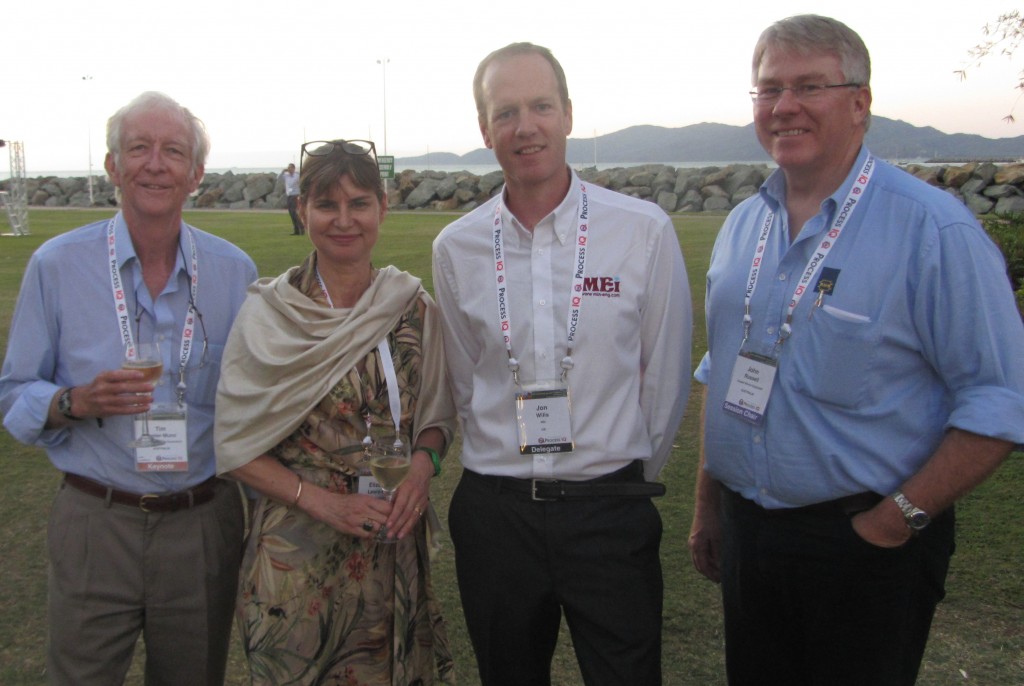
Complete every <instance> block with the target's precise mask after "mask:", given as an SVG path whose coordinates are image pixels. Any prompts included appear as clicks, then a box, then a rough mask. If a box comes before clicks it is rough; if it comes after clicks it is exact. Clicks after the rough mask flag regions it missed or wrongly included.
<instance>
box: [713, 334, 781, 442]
mask: <svg viewBox="0 0 1024 686" xmlns="http://www.w3.org/2000/svg"><path fill="white" fill-rule="evenodd" d="M778 364H779V363H778V360H776V359H774V358H771V357H768V356H766V355H758V354H756V353H746V352H741V353H740V354H739V355H738V356H737V358H736V364H735V365H734V366H733V368H732V380H731V381H730V382H729V390H728V391H727V392H726V394H725V402H724V403H722V409H723V410H725V411H726V412H727V413H728V414H730V415H732V416H734V417H738V418H739V419H742V420H743V421H745V422H748V423H750V424H754V425H755V426H760V425H761V424H762V423H764V413H765V409H766V408H767V407H768V398H769V396H770V395H771V393H772V385H773V384H774V383H775V372H776V371H777V370H778Z"/></svg>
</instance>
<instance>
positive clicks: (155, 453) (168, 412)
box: [134, 405, 188, 472]
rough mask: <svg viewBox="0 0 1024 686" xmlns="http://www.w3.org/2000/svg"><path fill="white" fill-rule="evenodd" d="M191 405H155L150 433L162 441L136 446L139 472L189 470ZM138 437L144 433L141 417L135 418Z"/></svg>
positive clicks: (136, 469) (136, 460)
mask: <svg viewBox="0 0 1024 686" xmlns="http://www.w3.org/2000/svg"><path fill="white" fill-rule="evenodd" d="M187 419H188V408H187V407H186V406H184V405H181V406H177V405H176V406H174V407H167V406H157V407H154V408H153V410H152V412H151V413H150V416H149V433H150V435H152V436H153V438H156V439H158V440H160V441H161V442H162V443H163V445H158V446H154V447H152V448H135V471H137V472H187V471H188V433H187V429H186V425H187ZM134 423H135V437H136V438H138V437H139V436H141V435H142V419H135V420H134Z"/></svg>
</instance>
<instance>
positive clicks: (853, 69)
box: [750, 14, 871, 86]
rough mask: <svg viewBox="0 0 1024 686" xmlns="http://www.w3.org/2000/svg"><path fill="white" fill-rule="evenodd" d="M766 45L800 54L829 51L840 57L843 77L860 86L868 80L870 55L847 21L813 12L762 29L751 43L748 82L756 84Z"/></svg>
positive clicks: (865, 84)
mask: <svg viewBox="0 0 1024 686" xmlns="http://www.w3.org/2000/svg"><path fill="white" fill-rule="evenodd" d="M768 48H780V49H782V50H786V51H790V52H795V53H797V54H799V55H813V54H821V53H825V54H829V55H835V56H836V57H837V58H838V59H839V66H840V68H841V69H842V70H843V78H845V79H846V80H847V81H849V82H851V83H858V84H860V85H862V86H869V85H870V84H871V57H870V56H869V55H868V49H867V46H865V45H864V41H863V40H861V37H860V36H858V35H857V32H856V31H854V30H853V29H851V28H850V27H849V26H847V25H846V24H844V23H842V22H841V21H838V20H836V19H832V18H831V17H822V16H819V15H816V14H801V15H797V16H795V17H789V18H787V19H781V20H779V21H777V22H775V23H774V24H772V25H771V26H769V27H768V28H766V29H765V30H764V32H763V33H762V34H761V37H760V38H758V39H757V45H755V46H754V61H753V64H752V66H751V72H750V82H751V83H752V84H753V85H757V71H758V69H760V68H761V61H762V60H763V59H764V53H765V52H766V51H767V50H768Z"/></svg>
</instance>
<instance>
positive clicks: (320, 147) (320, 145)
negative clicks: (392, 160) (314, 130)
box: [299, 138, 380, 176]
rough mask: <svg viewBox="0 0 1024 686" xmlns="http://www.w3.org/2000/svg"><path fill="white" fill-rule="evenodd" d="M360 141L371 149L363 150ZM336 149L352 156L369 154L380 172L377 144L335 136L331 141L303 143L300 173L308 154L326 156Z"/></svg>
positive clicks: (300, 173) (300, 156)
mask: <svg viewBox="0 0 1024 686" xmlns="http://www.w3.org/2000/svg"><path fill="white" fill-rule="evenodd" d="M360 143H361V144H363V145H366V146H367V147H368V148H369V149H368V150H363V149H362V148H359V147H358V144H360ZM351 148H355V149H354V150H353V149H351ZM335 150H341V151H342V152H343V153H345V154H346V155H351V156H352V157H361V156H363V155H369V156H370V157H372V158H373V163H374V165H376V167H377V173H378V174H379V173H380V164H379V163H378V162H377V146H376V145H374V143H373V141H368V140H365V139H362V138H347V139H346V138H335V139H334V140H331V141H306V142H305V143H303V144H302V148H301V149H300V152H299V175H300V176H301V175H302V162H303V160H305V158H306V156H307V155H309V156H310V157H325V156H327V155H330V154H331V153H333V152H334V151H335ZM321 151H323V152H321Z"/></svg>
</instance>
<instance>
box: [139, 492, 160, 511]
mask: <svg viewBox="0 0 1024 686" xmlns="http://www.w3.org/2000/svg"><path fill="white" fill-rule="evenodd" d="M159 498H160V496H159V495H157V494H156V493H146V494H145V495H140V496H139V509H140V510H142V511H143V512H152V510H150V509H149V508H148V507H146V502H147V501H149V500H158V499H159Z"/></svg>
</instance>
